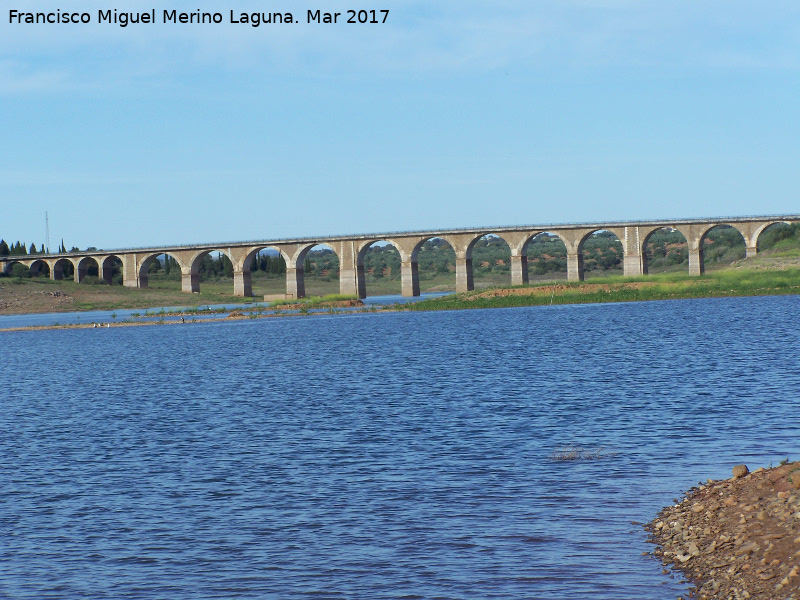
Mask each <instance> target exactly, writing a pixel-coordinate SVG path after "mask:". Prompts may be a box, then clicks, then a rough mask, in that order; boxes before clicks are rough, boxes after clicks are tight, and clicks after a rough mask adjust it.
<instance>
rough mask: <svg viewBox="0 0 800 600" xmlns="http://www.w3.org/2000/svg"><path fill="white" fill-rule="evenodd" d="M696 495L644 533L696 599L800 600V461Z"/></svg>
mask: <svg viewBox="0 0 800 600" xmlns="http://www.w3.org/2000/svg"><path fill="white" fill-rule="evenodd" d="M745 471H746V467H745V466H744V465H739V466H738V467H735V468H734V477H732V478H731V479H727V480H723V481H711V480H709V482H708V483H707V484H705V485H700V486H697V487H695V488H692V489H691V490H689V492H687V494H686V496H685V497H684V498H683V500H682V501H681V502H679V503H678V504H677V505H675V506H668V507H666V508H664V509H663V510H662V511H661V512H660V513H659V515H658V517H657V518H656V519H655V520H654V521H652V522H651V523H649V524H647V525H646V526H645V529H646V530H647V531H649V532H651V534H652V541H653V542H654V543H655V544H657V545H658V548H657V549H656V551H655V552H654V553H653V554H654V555H655V556H656V557H658V558H660V559H661V561H662V562H663V563H664V564H665V565H667V566H668V567H670V568H671V569H675V570H677V571H680V572H681V573H682V574H683V576H684V577H685V578H686V579H687V580H688V581H689V582H690V583H691V584H692V585H693V586H694V587H693V588H692V590H691V591H690V593H689V597H690V598H709V599H710V598H720V599H723V598H724V599H729V598H730V599H737V600H738V599H750V598H752V599H759V600H773V599H775V600H777V599H781V600H784V599H792V600H800V462H794V463H786V464H783V465H780V466H778V467H774V468H769V469H758V470H756V471H755V472H753V473H747V474H743V473H744V472H745Z"/></svg>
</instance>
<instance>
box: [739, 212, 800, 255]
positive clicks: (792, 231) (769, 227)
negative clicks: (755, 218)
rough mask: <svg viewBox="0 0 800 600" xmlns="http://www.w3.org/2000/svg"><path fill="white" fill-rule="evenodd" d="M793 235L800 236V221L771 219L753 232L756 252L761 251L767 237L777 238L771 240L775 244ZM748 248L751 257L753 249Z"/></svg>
mask: <svg viewBox="0 0 800 600" xmlns="http://www.w3.org/2000/svg"><path fill="white" fill-rule="evenodd" d="M793 235H798V236H800V223H792V222H791V221H769V222H767V223H764V224H763V225H761V226H760V227H758V228H757V229H756V230H755V231H754V232H753V246H754V247H755V250H756V252H761V250H762V244H763V243H764V241H765V240H766V239H768V238H770V237H774V238H776V239H775V240H774V241H773V240H770V241H771V242H772V243H773V244H774V243H779V242H780V241H781V240H782V239H785V238H787V237H791V236H793ZM762 236H763V237H762ZM747 250H748V252H747V256H748V258H749V257H750V256H751V250H750V248H749V247H748V249H747Z"/></svg>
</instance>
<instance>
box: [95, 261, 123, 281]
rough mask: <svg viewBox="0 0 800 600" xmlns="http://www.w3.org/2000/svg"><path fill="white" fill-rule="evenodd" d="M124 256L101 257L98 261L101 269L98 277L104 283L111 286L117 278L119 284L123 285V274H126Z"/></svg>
mask: <svg viewBox="0 0 800 600" xmlns="http://www.w3.org/2000/svg"><path fill="white" fill-rule="evenodd" d="M124 256H125V255H124V254H122V255H119V254H111V255H109V256H101V257H99V258H98V259H97V263H98V269H99V273H98V276H99V277H100V279H101V280H102V281H105V282H106V283H107V284H109V285H111V284H112V283H113V282H114V279H115V277H116V278H117V279H118V281H119V283H120V284H121V283H122V274H123V273H125V258H124ZM117 276H119V277H117Z"/></svg>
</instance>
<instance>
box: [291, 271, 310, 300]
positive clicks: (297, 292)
mask: <svg viewBox="0 0 800 600" xmlns="http://www.w3.org/2000/svg"><path fill="white" fill-rule="evenodd" d="M286 297H287V298H305V297H306V279H305V274H304V271H303V267H290V266H289V265H286Z"/></svg>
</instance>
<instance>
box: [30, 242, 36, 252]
mask: <svg viewBox="0 0 800 600" xmlns="http://www.w3.org/2000/svg"><path fill="white" fill-rule="evenodd" d="M28 254H36V244H34V243H33V242H31V247H30V249H29V250H28Z"/></svg>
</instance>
